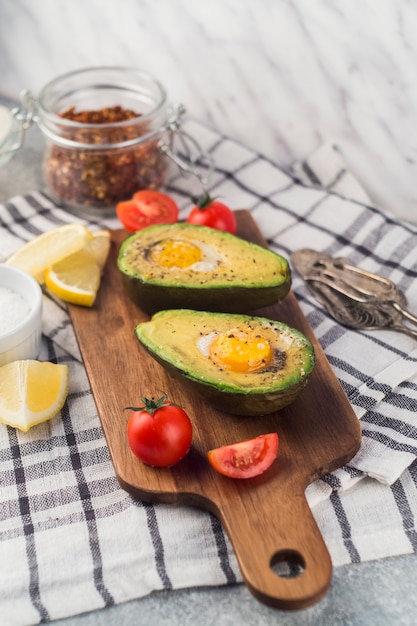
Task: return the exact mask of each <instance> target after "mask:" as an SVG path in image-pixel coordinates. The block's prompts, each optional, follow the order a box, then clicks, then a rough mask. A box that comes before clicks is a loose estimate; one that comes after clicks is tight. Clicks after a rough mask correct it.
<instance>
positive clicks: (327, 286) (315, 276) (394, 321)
mask: <svg viewBox="0 0 417 626" xmlns="http://www.w3.org/2000/svg"><path fill="white" fill-rule="evenodd" d="M291 261H292V262H293V264H294V266H295V268H296V270H297V271H298V272H299V274H300V275H301V276H302V278H303V279H304V280H305V281H306V284H307V286H308V288H309V289H310V291H311V292H312V293H313V294H314V296H315V297H316V299H317V300H318V301H319V302H321V304H323V306H325V308H326V309H327V311H328V312H329V314H330V315H331V316H332V317H333V318H334V319H336V320H337V321H338V322H339V323H341V324H343V325H345V326H349V327H351V328H357V329H367V330H381V329H387V330H396V331H399V332H403V333H405V334H407V335H409V336H411V337H414V338H417V331H416V330H413V329H412V328H410V327H409V326H406V325H405V324H404V320H407V321H409V322H411V323H413V324H416V325H417V317H416V316H414V315H413V314H412V313H410V312H409V311H407V310H406V309H405V308H404V306H405V304H406V298H405V295H404V294H403V292H402V291H401V290H400V289H398V288H397V286H396V285H395V283H393V282H392V281H390V280H388V279H387V278H384V277H382V276H378V275H377V274H372V273H370V272H367V271H365V270H361V269H359V268H356V267H354V266H352V265H350V264H348V263H347V262H346V261H345V260H344V259H340V258H337V259H334V258H332V257H330V256H329V255H326V254H324V253H321V252H316V251H314V250H310V249H307V248H306V249H303V250H297V251H296V252H294V253H292V254H291Z"/></svg>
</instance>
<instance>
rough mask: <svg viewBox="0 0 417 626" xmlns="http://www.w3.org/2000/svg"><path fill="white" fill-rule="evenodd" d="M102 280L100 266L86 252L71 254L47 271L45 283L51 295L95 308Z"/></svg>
mask: <svg viewBox="0 0 417 626" xmlns="http://www.w3.org/2000/svg"><path fill="white" fill-rule="evenodd" d="M100 279H101V270H100V267H99V265H98V264H97V262H96V260H95V259H94V257H93V256H92V255H91V254H89V253H88V252H87V251H85V250H80V251H79V252H75V253H74V254H70V255H69V256H67V257H65V259H62V261H59V262H58V263H55V264H54V265H52V266H51V267H48V268H47V269H46V271H45V283H46V286H47V288H48V289H49V291H50V292H51V293H53V294H54V295H55V296H58V298H61V300H65V301H66V302H71V303H72V304H80V305H81V306H89V307H91V306H93V304H94V300H95V299H96V295H97V291H98V289H99V287H100Z"/></svg>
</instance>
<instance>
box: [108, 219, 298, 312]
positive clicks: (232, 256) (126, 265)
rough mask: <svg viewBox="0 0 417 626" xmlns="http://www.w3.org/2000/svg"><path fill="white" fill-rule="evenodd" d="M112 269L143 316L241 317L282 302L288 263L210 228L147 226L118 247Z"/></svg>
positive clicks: (288, 277) (287, 281)
mask: <svg viewBox="0 0 417 626" xmlns="http://www.w3.org/2000/svg"><path fill="white" fill-rule="evenodd" d="M117 266H118V268H119V270H120V272H121V274H122V280H123V284H124V287H125V289H126V291H127V293H128V294H129V296H130V297H131V299H132V300H133V301H134V302H135V303H136V304H137V305H138V306H139V307H140V308H141V309H142V311H144V312H145V313H148V314H149V315H152V314H153V313H155V312H156V311H160V310H162V309H177V308H187V309H198V310H202V311H222V312H230V313H244V312H248V311H252V310H254V309H258V308H260V307H264V306H267V305H270V304H274V303H276V302H278V301H279V300H282V299H283V298H284V297H285V296H286V295H287V293H288V291H289V289H290V286H291V273H290V267H289V263H288V261H287V260H286V259H285V258H284V257H282V256H280V255H279V254H276V253H275V252H273V251H271V250H268V249H267V248H263V247H261V246H259V245H257V244H254V243H250V242H248V241H245V240H244V239H241V238H240V237H237V236H235V235H231V234H230V233H226V232H223V231H220V230H215V229H214V228H208V227H206V226H197V225H194V224H187V223H180V222H178V223H176V224H157V225H154V226H148V227H147V228H144V229H143V230H140V231H138V232H136V233H134V234H132V235H130V236H129V237H127V239H126V240H125V241H124V242H123V243H122V245H121V247H120V251H119V255H118V260H117Z"/></svg>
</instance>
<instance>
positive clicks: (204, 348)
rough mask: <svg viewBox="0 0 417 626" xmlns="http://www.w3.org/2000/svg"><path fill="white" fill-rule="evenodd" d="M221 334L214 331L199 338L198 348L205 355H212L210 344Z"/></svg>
mask: <svg viewBox="0 0 417 626" xmlns="http://www.w3.org/2000/svg"><path fill="white" fill-rule="evenodd" d="M219 335H220V333H219V332H216V331H213V332H212V333H208V334H207V335H203V336H202V337H199V338H198V339H197V341H196V344H197V348H198V349H199V351H200V352H201V354H202V355H203V356H206V357H209V356H210V346H211V344H212V343H213V341H214V340H215V339H216V337H218V336H219Z"/></svg>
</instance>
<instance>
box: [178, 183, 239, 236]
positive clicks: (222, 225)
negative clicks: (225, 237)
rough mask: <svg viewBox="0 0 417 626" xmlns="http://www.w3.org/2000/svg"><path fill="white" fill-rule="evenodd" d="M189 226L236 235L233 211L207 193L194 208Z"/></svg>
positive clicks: (188, 219) (188, 218)
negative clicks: (193, 225)
mask: <svg viewBox="0 0 417 626" xmlns="http://www.w3.org/2000/svg"><path fill="white" fill-rule="evenodd" d="M186 221H187V222H188V223H189V224H198V225H200V226H209V227H210V228H216V229H217V230H225V231H227V232H228V233H232V235H234V234H235V233H236V227H237V225H236V217H235V214H234V212H233V211H232V209H229V207H228V206H226V205H225V204H223V203H222V202H219V201H218V200H214V199H213V198H211V196H210V195H209V194H208V193H206V194H204V196H203V197H202V198H201V200H200V201H199V202H198V203H197V204H196V206H195V207H193V208H192V209H191V211H190V214H189V215H188V217H187V220H186Z"/></svg>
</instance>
